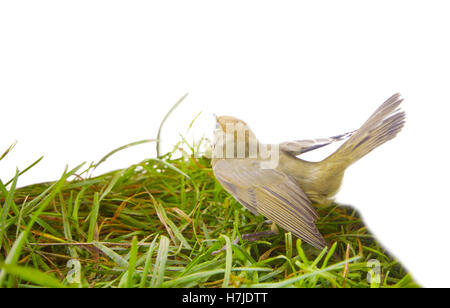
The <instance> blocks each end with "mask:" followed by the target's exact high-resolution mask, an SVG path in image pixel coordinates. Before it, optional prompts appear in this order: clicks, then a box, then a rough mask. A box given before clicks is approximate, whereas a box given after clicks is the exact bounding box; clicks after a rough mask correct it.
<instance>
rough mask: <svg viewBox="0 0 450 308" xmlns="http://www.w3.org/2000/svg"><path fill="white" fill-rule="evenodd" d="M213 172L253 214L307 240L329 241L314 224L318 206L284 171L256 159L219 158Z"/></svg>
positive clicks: (318, 244)
mask: <svg viewBox="0 0 450 308" xmlns="http://www.w3.org/2000/svg"><path fill="white" fill-rule="evenodd" d="M213 170H214V174H215V176H216V178H217V180H218V181H219V182H220V183H221V184H222V185H223V187H224V188H225V190H226V191H228V192H229V193H230V194H231V195H232V196H233V197H235V198H236V200H237V201H238V202H240V203H241V204H242V205H243V206H245V207H246V208H248V209H249V210H250V211H252V212H253V213H254V214H257V213H260V214H262V215H264V216H265V217H267V218H268V219H270V220H272V221H273V222H275V223H276V224H278V225H279V226H280V227H282V228H283V229H285V230H287V231H290V232H292V233H293V234H294V235H296V236H298V237H299V238H301V239H302V240H304V241H305V242H307V243H309V244H311V245H313V246H315V247H317V248H320V249H321V248H323V247H324V246H325V245H326V243H325V241H324V239H323V237H322V235H321V234H320V232H319V230H318V229H317V227H316V225H315V221H316V220H317V219H318V215H317V212H316V210H315V209H314V207H313V206H312V204H311V201H310V200H309V199H308V197H307V196H306V194H305V193H304V192H303V190H302V189H301V188H300V187H299V186H298V185H297V184H296V183H295V181H293V180H292V179H291V178H290V177H288V176H287V175H286V174H284V173H283V172H281V171H279V170H276V169H262V168H261V167H260V164H259V162H258V161H257V160H251V159H232V160H220V161H218V162H217V163H216V164H215V165H214V168H213Z"/></svg>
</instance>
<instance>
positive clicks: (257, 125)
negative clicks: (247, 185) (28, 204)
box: [0, 0, 450, 286]
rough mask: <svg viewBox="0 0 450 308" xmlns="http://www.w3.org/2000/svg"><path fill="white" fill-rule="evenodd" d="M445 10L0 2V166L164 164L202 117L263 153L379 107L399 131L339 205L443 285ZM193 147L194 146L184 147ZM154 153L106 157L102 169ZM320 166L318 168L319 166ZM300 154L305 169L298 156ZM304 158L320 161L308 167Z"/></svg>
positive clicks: (56, 169)
mask: <svg viewBox="0 0 450 308" xmlns="http://www.w3.org/2000/svg"><path fill="white" fill-rule="evenodd" d="M449 9H450V7H449V5H447V2H446V1H412V0H409V1H371V2H369V1H280V0H279V1H261V0H260V1H242V0H241V1H220V2H219V1H154V2H150V1H92V0H90V1H2V2H1V4H0V108H1V109H0V125H1V130H0V152H3V151H4V150H5V149H6V148H7V147H8V146H9V145H10V144H11V143H12V142H14V140H17V141H18V144H17V146H16V147H15V149H14V150H13V152H12V153H10V154H9V155H8V156H7V157H6V158H5V159H4V160H2V161H1V162H0V178H1V179H2V181H4V182H6V181H7V180H9V179H10V178H11V177H12V176H13V175H14V172H15V168H16V166H17V167H19V168H22V169H23V168H25V167H26V166H27V165H28V164H30V163H31V162H33V161H34V160H35V159H37V158H38V157H39V156H41V155H45V158H44V160H43V161H41V163H40V164H39V165H37V166H36V167H35V168H33V169H32V170H30V171H29V172H28V173H27V174H25V175H24V176H22V177H21V178H20V181H19V186H23V185H26V184H30V183H35V182H41V181H48V180H55V179H57V178H59V176H60V175H61V173H62V171H63V169H64V166H65V165H66V164H69V166H72V167H73V166H75V165H76V164H78V163H80V162H83V161H88V162H91V161H94V160H95V161H97V160H98V159H99V158H101V157H102V156H103V155H104V154H106V153H107V152H109V151H110V150H112V149H114V148H116V147H119V146H121V145H124V144H127V143H130V142H132V141H136V140H141V139H145V138H155V137H156V132H157V129H158V126H159V122H160V121H161V119H162V118H163V116H164V114H165V113H166V111H167V110H168V109H169V108H170V106H171V105H172V104H173V103H174V102H175V101H176V100H178V99H179V98H180V97H181V96H182V95H183V94H185V93H186V92H189V93H190V94H189V96H188V98H187V99H186V100H185V101H184V103H183V104H182V105H181V106H180V108H179V109H177V110H176V111H175V112H174V114H173V115H172V116H171V117H170V118H169V120H168V121H167V122H166V126H165V130H164V132H163V135H162V138H163V142H164V144H163V151H168V150H170V149H171V147H172V145H173V144H174V143H175V142H176V141H178V140H179V138H180V137H179V134H180V133H182V134H184V133H185V132H186V129H187V127H188V125H189V123H190V121H191V120H192V119H193V118H194V117H195V116H196V115H197V114H198V113H199V112H200V111H203V113H202V115H201V116H200V118H199V119H198V121H197V124H196V125H195V128H194V130H193V137H194V138H199V137H200V136H201V135H202V134H206V135H211V130H212V127H213V125H214V119H213V117H212V115H211V114H212V113H213V112H214V113H216V114H219V115H220V114H227V115H234V116H236V117H240V118H243V119H244V120H245V121H246V122H247V123H248V124H249V125H251V127H252V129H253V130H254V131H255V132H256V134H257V135H258V136H259V137H260V139H262V140H263V141H267V142H277V141H278V142H280V141H285V140H289V139H301V138H315V137H326V136H330V135H336V134H339V133H344V132H346V131H348V130H353V129H356V128H358V127H359V125H361V124H362V123H363V122H364V121H365V120H366V119H367V117H368V116H369V115H370V114H371V113H372V112H373V111H374V110H375V109H376V108H377V107H378V106H379V105H380V104H381V103H382V102H383V101H384V100H385V99H387V98H388V97H389V96H390V95H392V94H394V93H396V92H400V93H402V95H403V96H404V97H405V102H404V103H403V109H404V110H406V112H407V125H406V126H405V128H404V130H403V131H402V132H401V134H400V135H399V136H398V137H397V138H396V139H395V140H393V141H391V142H389V143H387V144H385V145H383V146H382V147H381V148H379V149H377V150H376V151H374V152H372V153H370V154H369V155H368V156H366V157H364V159H362V160H361V161H360V162H358V163H357V164H355V165H353V166H352V167H351V168H350V169H349V171H348V172H347V174H346V177H345V180H344V185H343V187H342V189H341V192H340V193H339V195H338V196H337V200H338V201H340V202H343V203H348V204H353V205H357V207H358V209H359V210H360V211H361V212H362V214H363V216H364V218H365V220H366V222H367V224H368V225H369V227H370V229H371V230H372V231H373V232H374V233H375V234H376V236H377V237H378V239H379V240H380V241H381V242H382V243H383V244H384V245H385V246H387V247H388V249H389V250H390V251H391V252H392V253H393V254H394V255H396V256H397V257H398V258H399V259H400V261H401V262H402V263H403V264H404V265H405V266H406V267H407V268H408V269H409V270H410V271H411V272H412V274H413V275H414V277H415V278H416V279H417V280H418V281H419V283H422V284H423V285H425V286H450V282H449V280H448V278H447V276H448V274H450V269H449V268H448V267H447V265H446V261H447V260H448V256H449V254H450V248H449V245H448V244H449V217H450V215H449V214H450V210H449V201H448V194H447V190H448V188H449V185H448V176H449V167H448V160H449V157H450V156H449V154H450V153H449V152H450V151H449V146H448V142H449V141H448V131H449V126H450V125H449V107H448V106H449V103H450V93H449V86H450V40H449V29H450V18H449V17H448V16H449V15H448V14H449ZM191 138H192V137H191ZM154 155H155V151H154V144H146V145H141V146H138V147H136V148H133V149H130V150H127V151H125V152H122V153H119V154H117V155H116V156H114V157H113V158H111V159H110V160H109V161H107V162H106V163H105V165H104V166H103V168H102V169H101V170H100V171H101V172H104V171H106V170H110V169H113V168H119V167H126V166H128V165H129V164H131V163H135V162H138V161H140V160H142V159H145V158H148V157H152V156H154ZM322 155H325V154H323V153H322ZM309 157H312V156H309ZM312 158H313V159H319V158H317V157H312Z"/></svg>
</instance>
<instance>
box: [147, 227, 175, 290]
mask: <svg viewBox="0 0 450 308" xmlns="http://www.w3.org/2000/svg"><path fill="white" fill-rule="evenodd" d="M169 243H170V241H169V239H168V238H167V237H166V236H164V235H162V236H161V238H160V240H159V248H158V255H157V256H156V262H155V267H154V269H153V276H152V281H151V284H150V285H151V287H152V288H158V287H160V286H161V284H162V283H163V281H164V274H165V272H166V262H167V255H168V253H169Z"/></svg>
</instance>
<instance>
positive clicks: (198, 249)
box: [0, 143, 417, 288]
mask: <svg viewBox="0 0 450 308" xmlns="http://www.w3.org/2000/svg"><path fill="white" fill-rule="evenodd" d="M136 144H138V143H136ZM189 151H191V152H192V151H194V149H193V148H192V147H190V149H189ZM113 152H114V151H113ZM180 153H181V154H182V155H181V157H178V158H175V156H180V155H177V154H180ZM94 168H95V165H91V166H89V167H88V168H85V169H82V166H78V167H76V168H74V169H72V170H70V171H67V170H66V171H65V172H64V174H63V175H62V177H61V179H59V180H58V181H56V182H53V183H41V184H35V185H30V186H27V187H23V188H20V189H16V188H15V186H16V182H17V178H18V177H19V176H20V173H19V172H18V173H17V174H16V176H15V177H14V179H12V180H11V181H9V183H8V184H7V185H6V183H5V184H4V183H3V182H0V204H1V205H2V209H1V216H0V219H1V220H0V223H1V230H0V236H1V237H0V267H1V268H2V272H1V274H0V286H3V287H33V286H47V287H59V286H72V287H228V286H234V287H287V286H290V287H291V286H293V287H321V288H328V287H338V288H341V287H358V288H366V287H379V286H380V287H415V286H417V285H416V284H415V283H414V281H413V280H412V279H411V276H410V275H409V274H408V273H407V272H405V270H404V269H403V268H402V267H401V265H400V264H399V263H398V262H397V261H396V260H393V259H392V258H391V257H390V256H389V254H388V253H387V252H386V251H385V250H384V249H383V248H382V247H381V246H380V245H379V244H378V243H377V242H376V241H375V240H374V239H373V237H372V235H371V234H370V233H369V232H368V230H367V228H366V227H365V226H364V224H363V223H362V221H361V219H360V218H359V216H358V214H357V212H356V211H355V210H353V209H351V208H348V207H340V206H338V205H337V204H334V205H332V206H330V207H326V208H320V209H319V214H320V217H321V219H320V221H318V224H317V225H318V228H319V230H320V231H321V232H322V234H323V235H324V237H325V239H326V240H327V241H328V242H329V243H332V245H331V248H330V249H329V250H327V249H325V250H324V251H319V250H317V249H315V248H313V247H311V246H309V245H308V244H302V243H301V241H300V240H298V239H295V238H293V237H292V236H291V234H290V233H283V232H281V233H280V234H279V235H277V236H273V237H271V238H268V239H264V240H262V241H256V242H246V241H245V240H244V241H242V242H240V243H238V244H235V243H233V242H234V239H235V238H236V237H240V235H241V234H246V233H252V232H257V231H263V230H267V229H269V228H270V226H269V225H267V224H265V219H264V217H262V216H254V215H253V214H252V213H250V212H249V211H247V210H245V209H244V208H243V207H242V206H241V205H240V204H239V203H237V202H236V201H235V200H234V199H233V198H232V197H231V196H229V195H228V194H227V193H226V192H225V191H224V190H223V189H222V188H221V186H220V185H219V184H218V183H217V181H216V180H215V179H214V176H213V174H212V170H211V166H210V161H209V160H208V159H207V158H204V157H201V158H196V157H195V155H190V154H187V153H186V152H185V151H184V150H182V149H178V150H176V151H175V152H173V153H169V154H167V155H165V156H163V157H160V158H154V159H147V160H145V161H142V162H140V163H138V164H135V165H132V166H130V167H129V168H127V169H123V170H116V171H113V172H109V173H106V174H103V175H100V176H96V177H92V176H89V174H90V173H91V171H92V170H93V169H94ZM224 245H225V247H226V249H224V250H223V251H222V252H220V253H218V254H212V253H213V252H214V251H216V250H218V249H220V248H221V247H223V246H224ZM368 274H369V276H370V275H372V277H373V278H372V279H367V276H368ZM369 281H370V282H369Z"/></svg>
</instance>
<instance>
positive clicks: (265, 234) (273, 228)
mask: <svg viewBox="0 0 450 308" xmlns="http://www.w3.org/2000/svg"><path fill="white" fill-rule="evenodd" d="M267 222H268V223H272V222H271V221H266V222H265V223H267ZM278 233H279V231H278V228H277V226H276V225H275V224H274V223H272V226H271V228H270V230H267V231H260V232H254V233H247V234H242V235H241V238H242V240H248V241H249V242H254V241H257V240H259V239H261V238H263V237H269V236H274V235H277V234H278ZM239 242H240V240H239V237H236V239H235V240H234V241H233V244H239ZM225 249H226V246H223V247H222V248H220V249H219V250H216V251H213V252H212V255H215V254H218V253H219V252H222V251H224V250H225Z"/></svg>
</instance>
